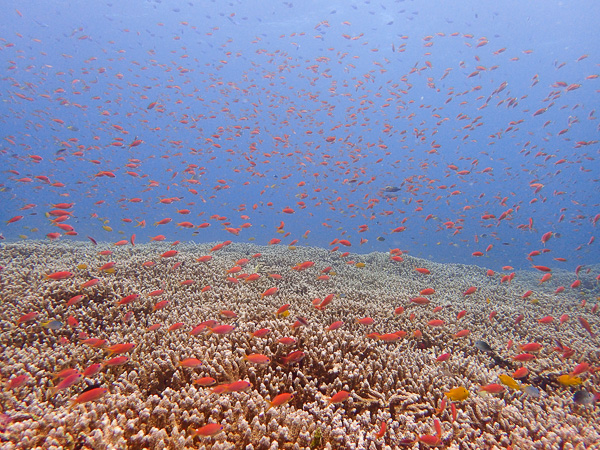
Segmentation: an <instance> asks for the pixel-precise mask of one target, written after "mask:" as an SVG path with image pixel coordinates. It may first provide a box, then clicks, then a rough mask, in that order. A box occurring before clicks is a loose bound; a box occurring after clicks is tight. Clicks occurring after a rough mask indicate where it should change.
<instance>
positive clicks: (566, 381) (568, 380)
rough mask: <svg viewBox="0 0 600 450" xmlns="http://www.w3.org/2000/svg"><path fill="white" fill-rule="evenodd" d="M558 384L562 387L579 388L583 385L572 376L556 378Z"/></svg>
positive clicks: (578, 379)
mask: <svg viewBox="0 0 600 450" xmlns="http://www.w3.org/2000/svg"><path fill="white" fill-rule="evenodd" d="M557 380H558V382H559V383H560V384H562V385H563V386H579V385H580V384H582V383H583V380H582V379H581V378H579V377H574V376H573V375H569V374H568V373H567V374H564V375H561V376H560V377H558V378H557Z"/></svg>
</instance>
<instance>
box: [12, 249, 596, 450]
mask: <svg viewBox="0 0 600 450" xmlns="http://www.w3.org/2000/svg"><path fill="white" fill-rule="evenodd" d="M213 246H214V244H212V245H211V244H202V245H196V244H178V245H177V246H176V247H172V246H171V245H169V244H167V243H164V242H163V243H160V244H157V243H153V244H148V245H136V246H135V247H128V248H123V247H114V246H112V245H109V244H100V245H98V246H97V247H95V246H92V245H91V244H89V243H78V242H74V243H64V242H61V243H57V242H52V243H45V242H35V241H28V242H21V243H9V244H6V245H4V246H3V247H2V249H1V253H0V266H3V269H2V270H1V271H0V288H1V301H0V327H1V334H0V345H1V348H2V352H1V355H0V361H1V362H2V368H1V374H2V377H3V380H4V383H5V384H6V385H7V387H5V389H4V390H3V391H2V393H0V398H1V402H0V404H1V408H2V411H1V412H2V414H3V415H2V422H0V425H1V428H0V429H1V430H2V432H1V434H0V438H1V442H2V444H1V446H2V448H4V449H38V448H39V449H41V448H44V449H54V448H56V449H59V448H70V449H83V448H93V449H123V448H129V449H142V448H149V449H166V448H169V449H187V448H212V449H240V448H245V449H276V448H283V449H319V448H332V449H333V448H347V449H392V448H398V447H399V446H400V445H405V446H407V447H410V446H413V447H415V448H420V446H421V444H420V442H419V440H418V438H419V437H420V436H424V435H429V436H433V435H435V434H436V431H435V425H434V421H435V419H439V420H440V423H441V433H440V435H439V442H438V444H436V445H439V446H443V447H445V448H466V449H469V448H472V449H479V448H492V447H494V446H496V447H498V448H506V447H507V446H509V445H512V446H513V448H540V449H541V448H583V446H586V447H587V446H592V445H600V444H599V443H600V431H599V430H598V427H597V425H596V422H597V409H595V408H596V407H595V406H594V405H593V404H592V405H577V404H575V403H574V402H573V393H574V392H575V391H576V390H577V389H580V388H581V387H582V386H565V385H563V384H561V383H559V382H558V381H557V376H558V375H559V374H565V373H569V372H570V371H571V370H573V368H574V367H575V366H576V365H577V364H578V363H579V362H582V361H586V362H588V363H589V364H590V366H591V367H592V371H591V372H593V368H594V367H597V366H599V365H600V363H599V356H600V352H599V350H598V337H596V338H592V336H591V335H590V334H589V333H588V332H587V331H586V330H585V329H584V328H583V327H582V326H581V325H580V323H579V322H578V317H582V318H585V319H586V320H587V321H588V323H589V324H590V325H591V327H592V329H593V330H595V331H600V320H599V319H598V313H592V312H591V309H592V307H593V306H594V301H595V299H594V298H591V297H590V296H589V295H587V294H586V293H585V292H584V293H581V292H579V291H577V290H575V289H569V288H567V290H566V291H565V292H563V293H561V294H555V293H554V290H555V289H556V287H557V286H559V285H561V284H562V285H565V286H569V285H570V284H571V283H572V282H573V279H572V278H573V275H572V273H567V272H564V273H561V272H560V271H558V272H553V278H552V280H551V281H550V282H548V283H544V284H542V285H540V284H539V277H538V276H537V275H538V274H534V273H532V272H518V273H517V274H516V276H515V277H514V279H513V280H512V281H511V282H510V283H508V282H500V275H497V274H496V275H494V276H488V275H487V274H486V270H485V269H483V268H480V267H476V266H465V265H452V264H436V263H434V262H431V261H427V260H423V259H417V258H413V257H410V256H408V255H403V256H402V257H403V259H404V260H403V261H401V262H398V261H393V260H390V257H389V255H387V254H381V253H372V254H368V255H356V254H351V255H349V256H347V257H345V258H344V257H341V255H340V254H338V253H331V252H329V251H327V250H324V249H319V248H308V247H304V248H303V247H298V248H296V249H289V248H287V247H283V246H269V247H259V246H255V245H249V244H231V245H227V246H225V247H224V248H222V249H220V250H218V251H214V252H212V253H211V251H210V250H211V248H212V247H213ZM173 248H176V250H177V251H178V253H177V254H176V255H175V256H173V257H161V254H164V252H166V251H168V250H172V249H173ZM101 250H111V251H112V254H109V255H100V254H99V252H100V251H101ZM203 255H212V259H210V260H209V261H207V262H199V261H198V258H199V257H201V256H203ZM242 259H248V262H245V261H244V262H240V260H242ZM350 259H354V262H352V261H350ZM109 261H113V262H115V263H116V264H115V265H114V268H113V269H110V270H103V271H99V270H98V269H99V267H101V266H102V265H104V264H105V263H107V262H109ZM149 261H153V262H154V264H149V263H148V262H149ZM304 261H311V262H314V263H315V264H314V265H307V266H309V267H307V268H305V269H304V268H303V269H302V270H299V269H298V267H297V264H299V263H302V262H304ZM236 262H237V263H238V264H237V266H238V267H241V270H239V271H238V272H236V273H229V274H228V273H227V272H228V271H229V270H230V269H231V268H232V267H234V266H236ZM357 262H361V263H364V267H357V266H356V263H357ZM145 263H146V264H145ZM326 267H331V270H330V272H329V279H319V278H318V277H319V276H320V275H322V270H323V269H325V268H326ZM415 268H428V269H429V270H430V272H431V273H430V274H422V273H419V272H418V271H416V270H415ZM57 271H69V272H71V273H72V274H73V275H72V276H69V277H66V278H65V279H59V280H53V279H47V278H46V277H45V275H48V274H51V273H53V272H57ZM111 272H112V273H111ZM254 273H256V274H259V275H260V277H252V278H258V279H256V280H253V281H248V280H245V279H246V278H247V277H248V275H250V274H254ZM277 275H279V276H280V277H278V276H277ZM93 278H98V279H99V280H100V281H99V282H98V283H97V284H96V285H94V286H91V287H86V288H83V287H82V286H81V285H82V284H83V283H85V282H86V281H89V280H90V279H93ZM580 278H581V279H582V281H585V285H586V286H590V289H593V288H595V286H596V285H595V281H593V279H592V278H591V277H590V276H587V275H586V274H580ZM588 278H589V279H588ZM207 286H210V288H207ZM471 286H473V287H476V288H477V289H476V291H475V292H474V293H473V294H470V295H464V293H465V291H467V289H468V288H469V287H471ZM271 287H277V288H278V291H277V292H276V293H275V294H274V295H263V294H264V293H265V291H266V290H267V289H269V288H271ZM426 288H433V289H434V290H435V292H434V293H433V294H431V295H427V296H425V297H426V298H427V299H428V300H429V301H430V303H428V304H419V303H417V302H413V301H411V299H414V298H416V297H419V296H420V292H421V291H422V290H423V289H426ZM530 289H531V290H532V291H533V294H532V295H531V296H529V297H526V298H523V294H524V292H526V291H527V290H530ZM158 290H162V291H163V292H162V293H161V294H156V293H155V291H158ZM150 293H153V295H152V296H149V295H148V294H150ZM131 294H138V295H139V297H137V298H135V299H133V300H131V302H130V303H126V304H122V305H119V304H118V302H119V301H120V300H122V299H123V298H124V297H127V296H129V295H131ZM329 294H334V296H333V298H332V300H331V302H330V303H329V304H328V305H327V306H324V307H323V308H320V309H319V308H315V306H314V304H317V305H318V304H319V302H313V300H314V299H315V298H319V299H323V298H325V297H326V296H327V295H329ZM77 295H83V297H82V299H81V300H80V301H78V302H77V303H75V304H73V305H71V306H67V302H68V301H69V300H70V299H72V298H73V297H75V296H77ZM583 299H587V304H585V305H582V300H583ZM164 300H167V301H168V303H163V304H162V307H158V304H159V302H163V301H164ZM284 304H289V305H290V306H289V310H288V311H289V314H288V313H287V312H284V313H281V314H276V312H277V310H278V309H279V308H280V307H281V306H282V305H284ZM399 306H402V307H403V308H404V311H403V312H400V311H396V312H400V313H399V314H397V313H395V310H396V308H398V307H399ZM222 311H232V312H233V313H235V314H230V313H226V314H223V313H222ZM461 311H466V313H465V314H464V316H462V317H461V318H457V315H458V313H459V312H461ZM31 312H38V313H39V314H38V315H37V316H36V317H35V318H33V319H32V320H29V321H23V322H22V323H19V324H17V323H18V321H19V318H21V317H22V316H23V315H24V314H27V313H31ZM520 314H522V315H523V318H522V320H520V321H517V322H518V323H515V322H516V321H515V318H516V317H517V316H518V315H520ZM564 314H566V315H568V316H569V319H568V320H563V321H562V322H561V321H559V317H561V316H563V315H564ZM547 316H552V317H553V318H554V320H553V321H551V322H549V323H540V322H539V319H541V318H543V317H547ZM70 317H71V318H70ZM298 317H299V318H300V321H299V323H296V324H295V325H294V323H295V322H297V318H298ZM365 317H370V318H372V319H373V321H374V322H373V324H370V325H364V324H361V323H358V322H356V320H357V319H360V318H365ZM563 318H564V316H563ZM211 319H214V320H215V321H217V323H218V324H229V325H232V326H234V327H235V328H234V329H233V331H231V332H229V333H227V334H220V333H218V332H217V330H216V329H215V327H214V324H209V326H210V328H213V330H214V331H215V332H211V331H210V330H209V329H208V327H206V328H204V329H203V330H201V331H199V332H196V333H192V334H193V335H192V334H190V332H191V331H192V329H194V328H195V327H197V325H199V324H202V323H203V322H205V321H208V320H211ZM51 320H59V321H60V322H61V323H62V326H61V327H58V328H57V329H52V328H51V327H48V324H47V322H48V321H51ZM436 320H442V321H443V324H441V325H439V326H435V325H432V324H433V323H435V322H431V321H436ZM336 321H342V322H343V324H342V325H341V326H340V327H339V328H337V329H335V330H331V331H328V330H327V328H328V327H329V326H330V325H331V324H332V323H334V322H336ZM75 322H77V323H75ZM179 323H183V325H181V326H179V325H177V326H173V325H174V324H179ZM154 324H160V325H161V326H160V327H159V328H157V329H153V330H149V328H150V327H152V325H154ZM171 326H173V327H172V328H173V329H171V330H169V328H170V327H171ZM152 328H154V327H152ZM262 328H268V329H269V330H270V331H269V332H268V333H266V334H265V335H264V336H262V337H258V336H252V333H253V332H255V331H257V330H259V329H262ZM461 330H469V333H468V334H467V335H466V336H463V337H455V334H456V333H457V332H459V331H461ZM399 331H404V332H406V335H404V333H400V334H397V335H396V336H398V339H389V340H388V339H384V338H383V337H379V338H378V336H381V335H385V334H391V333H397V332H399ZM374 333H377V334H374ZM284 337H293V338H295V343H293V344H292V345H283V344H282V343H280V342H278V340H279V339H281V338H284ZM90 338H98V339H105V340H106V341H107V342H106V344H105V345H104V346H103V347H94V346H92V345H90V344H89V343H88V344H85V343H84V342H85V340H86V339H90ZM478 340H482V341H485V342H486V343H487V344H489V346H490V347H491V348H492V349H493V351H492V352H487V351H482V350H480V349H479V348H478V346H476V345H475V341H478ZM509 341H513V342H514V344H513V345H512V348H510V349H508V348H507V347H508V345H507V344H508V343H509ZM526 342H537V343H540V344H542V346H543V347H542V349H541V351H539V352H537V353H536V354H535V355H534V356H535V358H534V359H533V360H531V361H528V362H523V363H521V362H518V361H516V360H514V359H513V357H514V356H515V355H517V354H519V353H522V352H521V350H519V347H518V344H520V343H526ZM119 343H135V344H136V345H135V347H134V348H133V349H132V350H130V351H128V352H125V353H123V354H122V355H121V354H118V353H117V354H114V355H109V354H108V352H107V351H106V348H107V347H108V346H110V345H114V344H119ZM561 346H568V347H569V348H570V349H572V350H574V351H573V352H572V354H571V355H565V353H564V352H563V353H561ZM557 347H559V350H556V348H557ZM294 351H301V352H303V357H300V358H298V360H290V359H288V358H287V357H288V355H290V353H292V352H294ZM444 353H449V354H450V357H449V358H448V359H447V360H445V361H438V360H437V359H438V357H439V356H440V355H442V354H444ZM251 354H262V355H266V356H267V357H268V358H269V360H270V361H269V362H268V363H266V364H262V363H260V364H259V363H254V362H252V361H250V360H248V359H247V358H245V357H246V356H248V355H251ZM117 356H127V358H126V359H124V361H121V362H118V363H117V362H114V363H112V364H109V365H104V366H102V367H101V368H100V369H99V371H98V372H97V373H95V374H92V375H89V376H84V377H82V379H81V380H79V381H78V382H76V383H74V384H73V385H72V386H70V387H66V388H64V389H59V390H57V392H55V393H54V395H52V392H50V391H51V389H52V387H53V386H57V385H58V383H59V380H60V377H56V376H55V375H54V374H57V373H58V372H59V371H62V370H64V369H68V368H75V369H77V370H79V371H80V372H83V371H84V370H85V369H86V368H88V367H89V366H90V365H92V364H94V363H106V362H107V361H108V360H109V359H110V358H114V357H117ZM186 358H197V359H199V360H200V361H202V364H201V365H200V366H197V367H186V366H184V365H181V364H180V362H181V361H182V360H184V359H186ZM522 365H524V366H526V367H527V368H528V370H529V374H528V376H527V377H526V378H525V379H522V380H520V382H521V383H522V386H525V385H530V386H534V387H537V388H538V389H539V396H536V395H532V391H523V390H520V389H510V388H509V387H506V388H505V390H504V391H503V392H501V393H499V394H482V393H480V392H479V388H480V386H483V385H487V384H489V383H500V382H499V381H498V375H500V374H509V375H510V374H512V373H513V372H514V371H515V370H516V369H517V368H519V367H520V366H522ZM591 372H590V371H588V372H586V373H582V374H581V375H579V376H580V377H581V378H582V381H583V383H584V384H583V387H585V388H586V389H588V390H594V389H596V390H597V389H598V377H599V375H598V373H591ZM20 375H27V377H28V378H27V379H26V380H25V381H24V382H23V383H22V384H21V385H19V386H9V384H10V383H11V380H14V379H15V378H16V377H18V376H20ZM202 377H212V378H214V379H215V380H216V384H215V385H213V386H202V385H201V384H199V383H198V382H196V383H195V382H194V380H198V379H200V378H202ZM238 380H245V381H247V382H249V383H250V385H251V386H250V387H249V388H247V389H239V390H237V389H234V388H231V387H230V385H231V383H233V382H235V381H238ZM15 384H17V383H16V382H15ZM228 386H229V387H228ZM460 386H463V387H465V388H466V389H468V391H469V397H468V398H467V399H466V400H464V401H454V402H451V401H450V400H449V399H447V398H446V396H445V393H446V392H448V391H449V390H450V389H451V388H453V387H460ZM96 387H105V388H107V389H108V392H107V393H106V394H105V395H103V396H101V397H100V398H98V399H96V400H93V401H89V402H85V403H80V404H76V403H73V402H72V401H71V400H72V399H74V398H76V397H77V395H79V394H80V393H81V392H83V391H84V390H85V389H86V388H87V389H92V388H96ZM215 388H222V389H220V390H224V392H222V393H217V392H213V390H217V391H218V390H219V389H215ZM342 390H343V391H347V392H349V396H348V398H347V399H346V400H344V401H340V402H336V401H334V399H332V398H331V397H332V396H334V395H335V394H336V393H338V392H340V391H342ZM281 393H293V394H294V396H293V398H291V399H290V400H289V401H288V402H287V403H284V404H282V405H279V406H272V407H269V404H268V403H267V400H273V399H274V398H275V397H276V396H277V395H278V394H281ZM533 394H534V392H533ZM442 402H445V404H446V406H445V408H441V406H442V404H443V403H442ZM72 403H73V404H72ZM454 408H455V411H453V409H454ZM453 415H455V418H454V417H453ZM210 423H217V424H221V426H222V429H218V427H217V429H216V431H214V433H212V432H211V433H210V434H211V435H206V436H204V435H202V434H203V433H202V432H201V430H199V429H201V427H203V426H204V425H206V424H210ZM382 423H385V424H386V427H385V430H384V432H383V433H378V432H379V431H380V430H381V424H382ZM194 430H197V432H196V433H195V432H194ZM195 434H198V435H195ZM207 434H208V432H207Z"/></svg>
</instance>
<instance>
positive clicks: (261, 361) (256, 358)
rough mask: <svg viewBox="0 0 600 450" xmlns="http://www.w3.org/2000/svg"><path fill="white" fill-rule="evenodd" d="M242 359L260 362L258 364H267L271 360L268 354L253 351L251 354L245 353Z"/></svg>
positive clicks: (255, 362)
mask: <svg viewBox="0 0 600 450" xmlns="http://www.w3.org/2000/svg"><path fill="white" fill-rule="evenodd" d="M244 359H245V360H246V361H249V362H251V363H254V364H260V365H263V364H269V363H270V362H271V359H270V358H269V357H268V356H265V355H262V354H260V353H253V354H251V355H246V356H244Z"/></svg>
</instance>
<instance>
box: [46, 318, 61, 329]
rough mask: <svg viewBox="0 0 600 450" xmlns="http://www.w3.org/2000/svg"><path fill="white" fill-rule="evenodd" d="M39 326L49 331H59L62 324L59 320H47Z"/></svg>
mask: <svg viewBox="0 0 600 450" xmlns="http://www.w3.org/2000/svg"><path fill="white" fill-rule="evenodd" d="M41 325H42V326H43V327H44V328H48V329H49V330H60V329H61V328H62V327H63V325H64V324H63V323H62V322H61V321H60V320H48V321H47V322H44V323H42V324H41Z"/></svg>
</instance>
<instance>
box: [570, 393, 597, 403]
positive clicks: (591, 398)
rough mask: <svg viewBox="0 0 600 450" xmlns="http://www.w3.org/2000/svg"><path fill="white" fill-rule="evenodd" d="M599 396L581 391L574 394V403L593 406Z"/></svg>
mask: <svg viewBox="0 0 600 450" xmlns="http://www.w3.org/2000/svg"><path fill="white" fill-rule="evenodd" d="M599 396H600V395H599V394H592V393H591V392H589V391H587V390H585V389H580V390H578V391H577V392H575V394H573V402H574V403H575V404H577V405H593V404H594V403H596V402H597V401H598V397H599Z"/></svg>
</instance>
